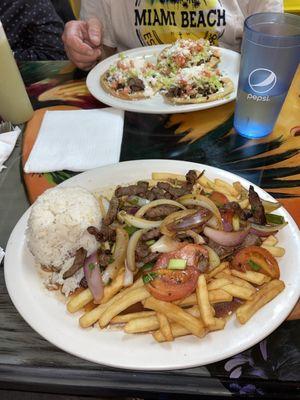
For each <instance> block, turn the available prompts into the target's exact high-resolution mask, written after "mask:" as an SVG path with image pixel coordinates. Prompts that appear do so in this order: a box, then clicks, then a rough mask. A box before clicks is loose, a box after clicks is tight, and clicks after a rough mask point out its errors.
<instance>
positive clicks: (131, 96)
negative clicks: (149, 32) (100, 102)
mask: <svg viewBox="0 0 300 400" xmlns="http://www.w3.org/2000/svg"><path fill="white" fill-rule="evenodd" d="M160 78H161V76H160V73H159V71H158V70H157V67H156V66H155V65H154V64H153V63H151V62H150V61H147V60H145V59H142V58H127V57H121V58H120V59H119V60H118V61H117V62H116V63H115V64H113V65H111V66H110V67H109V69H108V70H107V71H106V72H105V73H104V74H103V75H102V76H101V78H100V81H101V85H102V87H103V88H104V89H105V90H106V91H107V92H108V93H110V94H112V95H113V96H115V97H118V98H120V99H123V100H141V99H146V98H149V97H152V96H153V95H155V93H156V92H157V91H158V90H159V89H160V87H161V80H160Z"/></svg>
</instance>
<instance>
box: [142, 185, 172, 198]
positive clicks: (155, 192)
mask: <svg viewBox="0 0 300 400" xmlns="http://www.w3.org/2000/svg"><path fill="white" fill-rule="evenodd" d="M145 197H146V199H148V200H150V201H153V200H159V199H171V198H172V196H171V194H170V193H166V192H165V191H164V190H163V189H160V188H158V187H156V186H154V187H153V188H151V189H150V190H148V191H147V192H146V194H145Z"/></svg>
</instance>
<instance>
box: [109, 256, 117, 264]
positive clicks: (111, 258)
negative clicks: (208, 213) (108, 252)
mask: <svg viewBox="0 0 300 400" xmlns="http://www.w3.org/2000/svg"><path fill="white" fill-rule="evenodd" d="M114 261H115V259H114V258H113V256H110V259H109V260H108V264H112V263H113V262H114Z"/></svg>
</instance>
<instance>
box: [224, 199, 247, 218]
mask: <svg viewBox="0 0 300 400" xmlns="http://www.w3.org/2000/svg"><path fill="white" fill-rule="evenodd" d="M227 210H232V211H233V212H234V214H236V215H237V216H238V217H239V218H240V219H241V220H242V221H246V220H247V214H246V212H245V211H244V210H243V209H242V207H241V206H240V205H239V203H238V202H236V201H230V202H229V203H227V204H224V205H223V206H222V207H220V213H222V211H225V212H226V211H227Z"/></svg>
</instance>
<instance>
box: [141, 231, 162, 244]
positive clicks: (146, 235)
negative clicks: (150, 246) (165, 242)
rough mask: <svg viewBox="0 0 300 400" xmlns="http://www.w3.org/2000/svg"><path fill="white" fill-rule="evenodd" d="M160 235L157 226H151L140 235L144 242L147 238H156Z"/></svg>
mask: <svg viewBox="0 0 300 400" xmlns="http://www.w3.org/2000/svg"><path fill="white" fill-rule="evenodd" d="M160 236H161V232H160V230H159V228H153V229H151V230H150V231H148V232H145V233H144V234H143V235H142V240H143V241H144V242H147V240H151V239H158V238H159V237H160Z"/></svg>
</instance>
